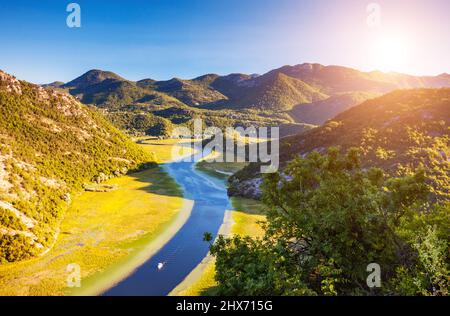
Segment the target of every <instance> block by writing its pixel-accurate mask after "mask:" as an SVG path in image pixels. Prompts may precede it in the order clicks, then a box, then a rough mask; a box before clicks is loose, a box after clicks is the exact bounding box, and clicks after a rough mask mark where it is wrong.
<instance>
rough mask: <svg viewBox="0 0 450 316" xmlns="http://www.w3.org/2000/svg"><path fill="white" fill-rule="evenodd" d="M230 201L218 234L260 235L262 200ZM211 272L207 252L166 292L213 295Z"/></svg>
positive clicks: (213, 285) (181, 294) (233, 199)
mask: <svg viewBox="0 0 450 316" xmlns="http://www.w3.org/2000/svg"><path fill="white" fill-rule="evenodd" d="M231 203H232V207H233V210H228V211H226V213H225V217H224V222H223V224H222V226H221V229H220V231H219V234H220V235H223V236H226V237H229V236H232V235H240V236H250V237H262V236H263V234H264V231H263V229H262V227H261V223H262V222H264V221H265V215H264V210H263V209H264V207H263V205H262V203H261V202H259V201H255V200H250V199H245V198H239V197H233V198H231ZM215 273H216V270H215V259H214V257H212V256H211V255H208V256H206V257H205V259H203V260H202V262H201V263H200V264H199V265H197V267H195V269H194V270H192V272H191V273H190V274H189V275H188V276H187V277H186V278H185V279H184V280H183V281H182V282H181V283H180V284H179V285H178V286H177V287H176V288H174V289H173V290H172V291H171V292H170V294H169V295H170V296H214V295H215V293H216V286H217V283H216V281H215V279H214V276H215Z"/></svg>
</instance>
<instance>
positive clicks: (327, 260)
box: [211, 149, 448, 295]
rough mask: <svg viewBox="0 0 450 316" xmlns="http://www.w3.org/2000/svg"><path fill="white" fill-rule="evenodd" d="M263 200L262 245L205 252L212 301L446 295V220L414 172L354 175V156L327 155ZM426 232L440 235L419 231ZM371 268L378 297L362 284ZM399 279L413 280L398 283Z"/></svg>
mask: <svg viewBox="0 0 450 316" xmlns="http://www.w3.org/2000/svg"><path fill="white" fill-rule="evenodd" d="M263 192H264V195H263V201H264V203H265V204H266V206H267V210H268V222H267V225H266V227H265V230H266V234H265V237H264V238H263V239H261V240H252V239H250V238H244V239H242V238H240V237H233V238H231V239H225V238H219V239H218V241H217V242H216V243H215V244H214V245H213V246H212V247H211V252H212V254H213V255H214V256H216V258H217V261H216V265H217V266H216V270H217V274H216V279H217V281H218V282H219V294H225V295H270V294H273V295H290V294H318V295H376V294H411V292H412V293H413V294H427V293H428V294H429V293H431V294H445V293H447V292H448V283H445V280H447V281H448V247H447V246H448V243H447V241H446V238H448V232H447V233H444V232H443V229H442V225H443V224H442V223H444V222H446V220H445V219H443V213H442V212H441V213H440V214H439V213H438V212H436V211H433V208H432V207H430V205H429V204H428V203H427V196H428V187H427V185H426V177H425V172H424V171H423V170H419V171H418V172H416V173H415V174H413V175H411V176H405V177H402V178H390V177H388V176H387V175H385V174H384V172H383V171H382V170H381V169H376V168H373V169H369V170H364V169H362V168H361V165H360V161H359V154H358V152H357V150H355V149H351V150H349V151H348V152H347V154H346V155H341V154H339V150H338V149H330V150H329V151H328V153H327V154H326V155H321V154H319V153H317V152H312V153H311V154H309V155H308V156H307V157H305V158H297V159H295V160H293V161H291V162H290V163H289V165H288V166H287V167H286V168H285V169H284V171H283V173H282V174H281V173H275V174H270V175H268V176H267V177H266V179H265V182H264V185H263ZM434 210H436V208H434ZM417 214H422V215H421V216H418V215H417ZM419 217H420V218H419ZM432 223H434V225H435V226H436V227H441V228H440V229H439V228H436V229H432V230H430V229H428V227H431V224H432ZM417 227H420V229H421V231H423V232H424V235H423V236H422V237H420V238H419V237H417V234H416V235H415V236H414V231H416V232H417ZM439 231H441V233H439ZM373 262H375V263H378V264H379V265H380V267H381V279H382V287H381V288H369V287H368V286H367V284H366V278H367V277H368V275H369V272H367V270H366V269H367V266H368V264H370V263H373ZM405 274H406V275H408V276H410V277H411V278H413V280H411V282H409V284H400V283H401V280H400V279H401V278H400V276H402V277H404V275H405ZM419 276H423V278H426V280H425V281H422V280H421V281H420V282H419V281H417V278H418V277H419ZM414 278H415V279H414ZM403 280H405V279H404V278H403ZM411 284H413V285H414V286H415V287H412V285H411ZM433 288H434V289H433ZM446 291H447V292H446Z"/></svg>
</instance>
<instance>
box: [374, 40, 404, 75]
mask: <svg viewBox="0 0 450 316" xmlns="http://www.w3.org/2000/svg"><path fill="white" fill-rule="evenodd" d="M410 54H411V49H410V45H409V43H408V40H407V37H406V36H405V35H393V34H383V35H380V36H378V37H377V38H376V39H375V40H374V41H373V42H372V47H371V56H372V57H371V59H372V64H373V66H374V67H375V68H376V69H377V70H381V71H384V72H408V70H409V69H410V67H411V64H410Z"/></svg>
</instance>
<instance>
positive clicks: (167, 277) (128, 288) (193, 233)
mask: <svg viewBox="0 0 450 316" xmlns="http://www.w3.org/2000/svg"><path fill="white" fill-rule="evenodd" d="M163 168H164V169H165V170H166V171H167V173H168V174H169V175H170V176H171V177H172V178H173V179H175V181H176V182H177V183H178V184H179V185H180V186H181V188H182V189H183V192H184V196H185V198H187V199H190V200H193V201H194V207H193V209H192V212H191V215H190V216H189V218H188V220H187V221H186V223H185V224H184V225H183V227H182V228H181V229H180V230H179V231H178V232H177V233H176V234H175V235H174V236H173V237H172V239H171V240H170V241H169V242H168V243H167V244H165V245H164V246H163V247H162V248H161V249H160V250H159V251H158V252H157V253H156V254H155V255H154V256H152V257H151V258H150V259H149V260H147V261H146V262H145V263H144V264H143V265H141V266H140V267H139V268H137V269H136V270H135V272H134V273H133V274H131V275H130V276H128V277H127V278H126V279H124V280H122V281H121V282H119V283H118V284H117V285H115V286H114V287H112V288H111V289H109V290H108V291H106V292H105V293H104V294H103V295H106V296H116V295H134V296H144V295H159V296H162V295H167V294H168V293H170V291H171V290H172V289H173V288H175V287H176V286H177V285H178V284H179V283H180V282H181V281H183V279H184V278H185V277H186V276H187V275H188V274H189V273H190V272H191V271H192V270H193V269H194V268H195V267H196V266H197V265H198V264H199V263H200V262H201V260H202V259H203V258H204V257H205V256H206V255H207V253H208V248H209V244H208V243H207V242H205V241H203V233H205V232H210V233H212V235H213V238H215V237H216V236H217V233H218V231H219V228H220V226H221V225H222V222H223V218H224V214H225V210H227V209H229V207H230V205H229V199H228V196H227V190H226V186H225V182H224V181H223V180H220V179H217V178H214V177H211V176H209V175H207V174H205V173H203V172H201V171H198V170H196V169H195V162H173V163H169V164H165V165H163ZM161 207H164V205H161Z"/></svg>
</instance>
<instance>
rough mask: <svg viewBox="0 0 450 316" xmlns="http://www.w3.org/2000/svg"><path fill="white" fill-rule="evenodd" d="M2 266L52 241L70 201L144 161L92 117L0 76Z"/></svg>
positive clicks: (67, 100) (59, 95)
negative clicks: (88, 186)
mask: <svg viewBox="0 0 450 316" xmlns="http://www.w3.org/2000/svg"><path fill="white" fill-rule="evenodd" d="M0 139H1V142H0V236H1V240H0V262H4V261H10V262H11V261H17V260H21V259H25V258H29V257H31V256H34V255H38V254H40V253H42V252H44V251H45V250H47V249H48V248H49V247H51V245H52V244H53V242H54V241H55V238H56V235H57V232H58V226H59V222H60V220H61V218H62V214H63V213H64V210H65V209H66V207H67V204H68V203H70V201H71V193H72V192H74V191H76V190H79V189H81V187H82V185H83V184H84V183H85V182H90V181H92V180H93V179H94V178H96V179H100V178H108V177H110V176H114V175H120V174H124V173H127V172H128V170H132V169H136V168H139V167H143V164H145V163H147V162H148V161H149V160H150V158H149V157H148V156H147V155H146V154H145V153H144V152H143V151H141V150H140V149H139V148H138V147H137V146H136V145H135V144H134V143H132V142H131V141H130V140H129V139H128V138H127V137H126V136H125V135H123V134H122V133H121V132H119V131H118V130H117V129H116V128H114V127H112V125H111V124H110V123H108V122H107V121H106V120H105V119H104V118H103V117H102V116H101V115H100V114H99V113H97V110H95V109H90V108H88V107H87V106H85V105H82V104H81V103H79V102H78V101H77V100H76V99H75V98H74V97H72V96H70V95H68V94H66V93H63V92H60V91H56V90H53V89H50V88H42V87H40V86H37V85H33V84H30V83H27V82H25V81H19V80H17V79H16V78H14V77H13V76H10V75H8V74H6V73H4V72H1V71H0Z"/></svg>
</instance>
